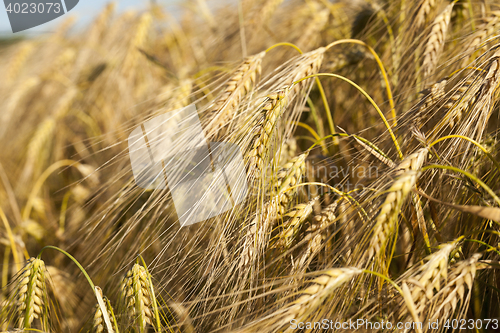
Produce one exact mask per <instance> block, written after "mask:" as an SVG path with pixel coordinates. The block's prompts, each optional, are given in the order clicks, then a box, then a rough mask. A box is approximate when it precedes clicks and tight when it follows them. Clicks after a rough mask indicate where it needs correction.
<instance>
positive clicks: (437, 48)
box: [422, 3, 454, 78]
mask: <svg viewBox="0 0 500 333" xmlns="http://www.w3.org/2000/svg"><path fill="white" fill-rule="evenodd" d="M453 6H454V3H451V4H449V5H448V6H447V7H446V8H445V10H444V11H443V12H442V13H441V14H440V15H438V16H437V17H436V19H435V20H434V23H433V24H432V29H431V33H430V35H429V40H428V41H427V44H426V46H425V51H424V60H423V64H422V71H423V75H424V78H428V77H430V76H431V75H432V74H433V73H434V70H435V69H436V66H437V64H438V61H439V58H440V57H441V53H442V52H443V48H444V41H445V38H446V32H447V31H448V25H449V24H450V18H451V11H452V10H453Z"/></svg>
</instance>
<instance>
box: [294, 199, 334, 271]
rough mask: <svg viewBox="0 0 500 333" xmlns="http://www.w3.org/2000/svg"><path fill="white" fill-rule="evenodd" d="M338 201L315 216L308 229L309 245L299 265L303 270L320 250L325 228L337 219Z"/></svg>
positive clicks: (306, 237)
mask: <svg viewBox="0 0 500 333" xmlns="http://www.w3.org/2000/svg"><path fill="white" fill-rule="evenodd" d="M337 206H338V201H335V202H334V203H332V204H330V205H328V206H327V207H326V208H325V209H323V210H322V211H321V213H319V214H318V215H316V216H314V218H313V219H312V223H311V225H310V226H309V228H307V230H306V236H305V237H304V238H305V239H307V245H306V248H305V250H304V252H303V253H302V255H301V257H300V259H299V261H298V262H299V263H298V265H297V267H298V268H299V269H300V270H302V269H304V268H305V267H306V266H307V263H308V262H309V261H310V260H311V259H312V258H313V256H314V255H315V254H316V253H318V252H319V250H320V249H321V245H322V244H323V243H324V242H325V239H326V235H325V229H326V228H327V227H328V226H329V225H330V223H332V222H333V221H334V220H335V217H336V216H335V212H336V211H337Z"/></svg>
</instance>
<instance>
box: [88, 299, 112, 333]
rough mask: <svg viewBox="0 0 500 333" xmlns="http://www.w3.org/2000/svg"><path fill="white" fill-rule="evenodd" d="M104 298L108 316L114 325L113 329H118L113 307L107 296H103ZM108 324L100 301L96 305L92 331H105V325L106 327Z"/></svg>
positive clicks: (98, 332)
mask: <svg viewBox="0 0 500 333" xmlns="http://www.w3.org/2000/svg"><path fill="white" fill-rule="evenodd" d="M102 299H103V302H104V304H105V305H106V312H107V316H108V319H109V321H110V324H111V326H112V327H113V329H114V330H115V331H117V329H116V323H115V322H114V320H113V319H114V314H113V308H112V307H111V305H110V303H109V300H108V299H107V298H106V297H103V298H102ZM106 325H107V324H106V318H105V316H104V315H103V312H102V310H101V306H100V304H99V303H98V304H96V306H95V312H94V320H93V322H92V331H93V332H94V333H101V332H104V327H106ZM106 331H108V330H106ZM108 333H109V331H108Z"/></svg>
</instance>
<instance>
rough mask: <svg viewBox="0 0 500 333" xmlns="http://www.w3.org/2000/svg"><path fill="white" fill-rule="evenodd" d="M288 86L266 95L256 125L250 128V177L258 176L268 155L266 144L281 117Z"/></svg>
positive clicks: (286, 99) (288, 89) (288, 90)
mask: <svg viewBox="0 0 500 333" xmlns="http://www.w3.org/2000/svg"><path fill="white" fill-rule="evenodd" d="M289 92H290V88H289V87H286V88H284V89H280V90H278V92H277V93H275V94H271V95H268V96H267V98H266V100H265V101H264V104H263V106H262V108H261V111H260V117H259V119H258V120H257V125H256V126H255V127H254V128H253V129H252V131H251V133H250V135H251V137H252V139H251V143H250V150H249V151H248V153H247V159H248V176H249V178H250V179H256V178H259V175H260V174H261V172H262V171H263V168H264V161H265V159H266V158H267V157H268V154H267V153H268V150H269V149H268V144H269V142H270V139H271V136H272V135H273V132H274V129H275V127H276V124H277V122H278V119H279V118H280V117H281V114H282V113H283V110H284V109H285V106H286V104H287V101H288V95H289Z"/></svg>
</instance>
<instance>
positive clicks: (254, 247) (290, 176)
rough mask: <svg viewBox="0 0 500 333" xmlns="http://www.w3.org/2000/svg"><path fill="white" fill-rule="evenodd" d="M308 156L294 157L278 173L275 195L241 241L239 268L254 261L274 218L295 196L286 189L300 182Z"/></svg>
mask: <svg viewBox="0 0 500 333" xmlns="http://www.w3.org/2000/svg"><path fill="white" fill-rule="evenodd" d="M308 154H309V152H305V153H303V154H301V155H299V156H296V157H294V158H293V159H292V160H291V161H290V162H288V163H287V164H285V165H284V166H283V168H281V169H280V170H279V171H278V173H277V179H276V181H275V193H276V194H275V195H274V197H273V198H272V199H271V200H269V201H268V202H266V203H265V204H264V207H263V208H262V212H261V213H257V214H256V216H255V217H254V218H253V220H252V222H251V223H250V225H249V226H248V231H247V232H246V234H245V236H244V239H243V251H242V253H241V259H240V263H239V267H248V265H249V264H251V263H252V262H253V261H254V260H255V258H256V254H257V253H258V252H260V251H261V250H262V249H263V246H264V245H265V243H266V239H267V235H268V231H269V227H270V225H271V224H272V223H273V222H274V221H275V220H276V218H278V217H280V216H282V215H283V214H285V211H286V209H287V208H288V205H289V203H290V202H291V201H292V200H293V197H294V196H295V194H296V190H295V189H291V190H288V189H289V188H290V187H292V186H294V185H296V184H298V183H299V182H300V181H301V179H302V175H303V174H304V170H305V159H306V157H307V156H308Z"/></svg>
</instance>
